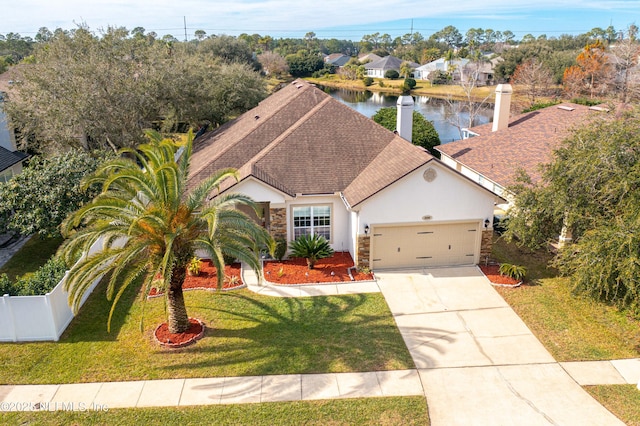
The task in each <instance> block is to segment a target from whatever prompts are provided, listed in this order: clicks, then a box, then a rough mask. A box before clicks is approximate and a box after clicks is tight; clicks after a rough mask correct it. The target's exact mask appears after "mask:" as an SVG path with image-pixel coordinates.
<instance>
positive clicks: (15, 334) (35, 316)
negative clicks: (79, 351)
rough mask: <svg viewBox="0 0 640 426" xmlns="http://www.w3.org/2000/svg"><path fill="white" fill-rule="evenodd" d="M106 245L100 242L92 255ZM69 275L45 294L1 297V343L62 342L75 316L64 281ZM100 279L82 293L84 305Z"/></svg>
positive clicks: (91, 250)
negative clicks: (60, 339) (63, 335)
mask: <svg viewBox="0 0 640 426" xmlns="http://www.w3.org/2000/svg"><path fill="white" fill-rule="evenodd" d="M101 248H102V241H101V240H99V241H96V243H95V244H94V245H92V246H91V249H90V250H89V253H88V254H89V255H91V254H93V253H95V252H96V251H99V250H100V249H101ZM66 277H67V275H66V274H65V276H64V278H63V279H62V280H61V281H60V282H59V283H58V285H56V286H55V287H54V289H53V290H51V292H50V293H47V294H45V295H44V296H9V295H4V296H2V297H0V342H30V341H36V340H54V341H58V339H59V338H60V336H61V335H62V333H63V332H64V330H65V329H66V328H67V326H68V325H69V323H70V322H71V320H72V319H73V316H74V315H73V312H72V311H71V308H70V307H69V303H68V301H67V300H68V299H67V298H68V293H67V292H66V291H64V289H63V288H62V287H63V284H64V280H65V279H66ZM99 282H100V279H96V280H95V281H94V282H93V284H92V285H91V287H89V288H88V289H87V291H86V292H85V294H84V295H83V296H82V302H81V306H82V305H83V304H84V302H85V301H86V300H87V298H88V297H89V295H90V294H91V292H92V291H93V289H94V288H95V287H96V285H98V283H99Z"/></svg>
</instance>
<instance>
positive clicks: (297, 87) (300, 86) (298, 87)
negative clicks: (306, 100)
mask: <svg viewBox="0 0 640 426" xmlns="http://www.w3.org/2000/svg"><path fill="white" fill-rule="evenodd" d="M303 87H304V86H303V85H302V84H298V85H296V89H301V88H303Z"/></svg>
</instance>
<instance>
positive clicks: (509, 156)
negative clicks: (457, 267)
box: [436, 84, 606, 208]
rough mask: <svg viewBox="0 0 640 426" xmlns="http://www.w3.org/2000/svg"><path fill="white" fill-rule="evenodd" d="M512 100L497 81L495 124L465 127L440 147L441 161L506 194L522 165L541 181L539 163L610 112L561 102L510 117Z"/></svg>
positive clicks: (493, 190)
mask: <svg viewBox="0 0 640 426" xmlns="http://www.w3.org/2000/svg"><path fill="white" fill-rule="evenodd" d="M510 103H511V86H510V85H508V84H500V85H498V86H497V88H496V107H495V112H494V118H493V123H487V124H483V125H481V126H477V127H473V128H471V129H464V130H463V135H464V139H461V140H458V141H454V142H450V143H447V144H444V145H440V146H437V147H436V149H437V150H438V151H439V152H440V153H441V159H442V162H443V163H445V164H447V165H448V166H450V167H451V168H453V169H455V170H457V171H459V172H460V173H462V174H463V175H465V176H467V177H468V178H470V179H471V180H473V181H474V182H478V183H479V184H480V185H482V186H484V187H485V188H487V189H489V190H490V191H492V192H493V193H494V194H496V195H500V196H503V197H506V198H507V199H508V194H505V188H507V187H508V186H510V185H512V184H514V183H515V179H516V175H517V171H518V170H519V169H523V170H524V171H526V172H527V173H528V174H529V176H530V177H531V178H532V180H533V181H534V182H537V181H539V180H540V178H541V171H540V165H542V164H547V163H549V162H550V161H551V160H552V154H553V150H554V149H555V148H556V147H557V146H559V144H560V142H561V141H562V140H563V139H565V138H566V137H567V136H569V132H570V130H571V129H572V128H573V127H575V126H577V125H579V124H580V123H582V122H584V121H585V120H587V119H589V118H591V117H592V116H594V115H596V114H603V111H606V110H605V109H603V108H600V107H588V106H584V105H577V104H572V103H563V104H559V105H554V106H550V107H547V108H543V109H540V110H537V111H533V112H528V113H525V114H520V115H516V116H514V117H510ZM504 207H505V208H506V207H507V206H504Z"/></svg>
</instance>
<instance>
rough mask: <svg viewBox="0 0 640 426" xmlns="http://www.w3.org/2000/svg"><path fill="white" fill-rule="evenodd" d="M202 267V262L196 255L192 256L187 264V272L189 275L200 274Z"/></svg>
mask: <svg viewBox="0 0 640 426" xmlns="http://www.w3.org/2000/svg"><path fill="white" fill-rule="evenodd" d="M201 268H202V262H201V261H200V258H199V257H198V256H193V257H192V258H191V260H190V261H189V264H188V265H187V272H188V273H189V275H191V276H194V277H197V276H198V275H200V269H201Z"/></svg>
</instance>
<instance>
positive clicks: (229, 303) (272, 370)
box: [161, 293, 415, 375]
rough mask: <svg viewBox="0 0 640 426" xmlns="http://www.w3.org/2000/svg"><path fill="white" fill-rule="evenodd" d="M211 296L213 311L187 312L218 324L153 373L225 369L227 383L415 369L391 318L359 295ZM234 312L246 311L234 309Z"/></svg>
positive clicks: (201, 308)
mask: <svg viewBox="0 0 640 426" xmlns="http://www.w3.org/2000/svg"><path fill="white" fill-rule="evenodd" d="M218 296H221V297H222V298H224V299H226V300H224V301H223V303H220V305H219V307H218V308H217V309H216V308H212V307H210V306H198V307H195V306H193V307H191V308H190V309H192V310H199V311H201V312H204V311H205V310H210V311H212V312H211V316H212V317H213V318H219V319H216V321H215V323H213V324H210V326H212V328H211V329H209V330H207V333H206V334H205V338H204V339H203V340H202V341H200V342H198V343H197V344H196V345H194V346H192V347H189V348H185V349H184V350H183V351H184V352H183V355H182V358H181V363H180V364H173V363H171V365H170V366H168V365H167V366H166V367H161V368H166V369H181V368H185V369H188V368H198V369H200V368H204V369H206V368H209V367H223V369H224V366H226V367H228V369H229V370H233V372H234V374H235V375H264V374H293V373H327V372H336V371H373V370H393V369H407V368H415V365H414V363H413V360H412V359H411V355H410V354H409V352H408V350H407V347H406V345H405V343H404V341H403V339H402V336H401V335H400V333H399V332H398V329H397V328H396V326H395V323H394V322H393V320H392V317H391V314H390V313H387V312H388V311H387V312H385V313H384V314H380V313H379V312H380V309H374V310H375V313H370V312H368V311H370V310H371V309H370V308H367V305H369V307H370V306H371V305H370V303H372V302H370V301H369V303H366V302H367V301H368V300H369V299H368V296H366V295H349V296H339V297H331V296H329V297H323V296H320V297H308V298H286V299H279V300H280V302H279V303H276V304H269V303H265V302H263V301H261V300H260V299H259V298H257V297H250V296H246V295H244V294H239V293H234V294H224V295H218ZM379 300H381V301H382V303H384V299H379ZM239 306H245V307H248V308H250V309H245V310H236V309H234V308H236V307H239ZM385 306H386V305H385ZM213 311H215V312H213ZM205 340H210V343H209V344H203V343H205ZM209 353H210V354H212V355H215V356H212V357H208V356H207V354H209ZM188 354H191V355H193V357H192V358H191V359H190V358H189V357H188ZM184 355H187V356H186V357H185V356H184Z"/></svg>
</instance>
